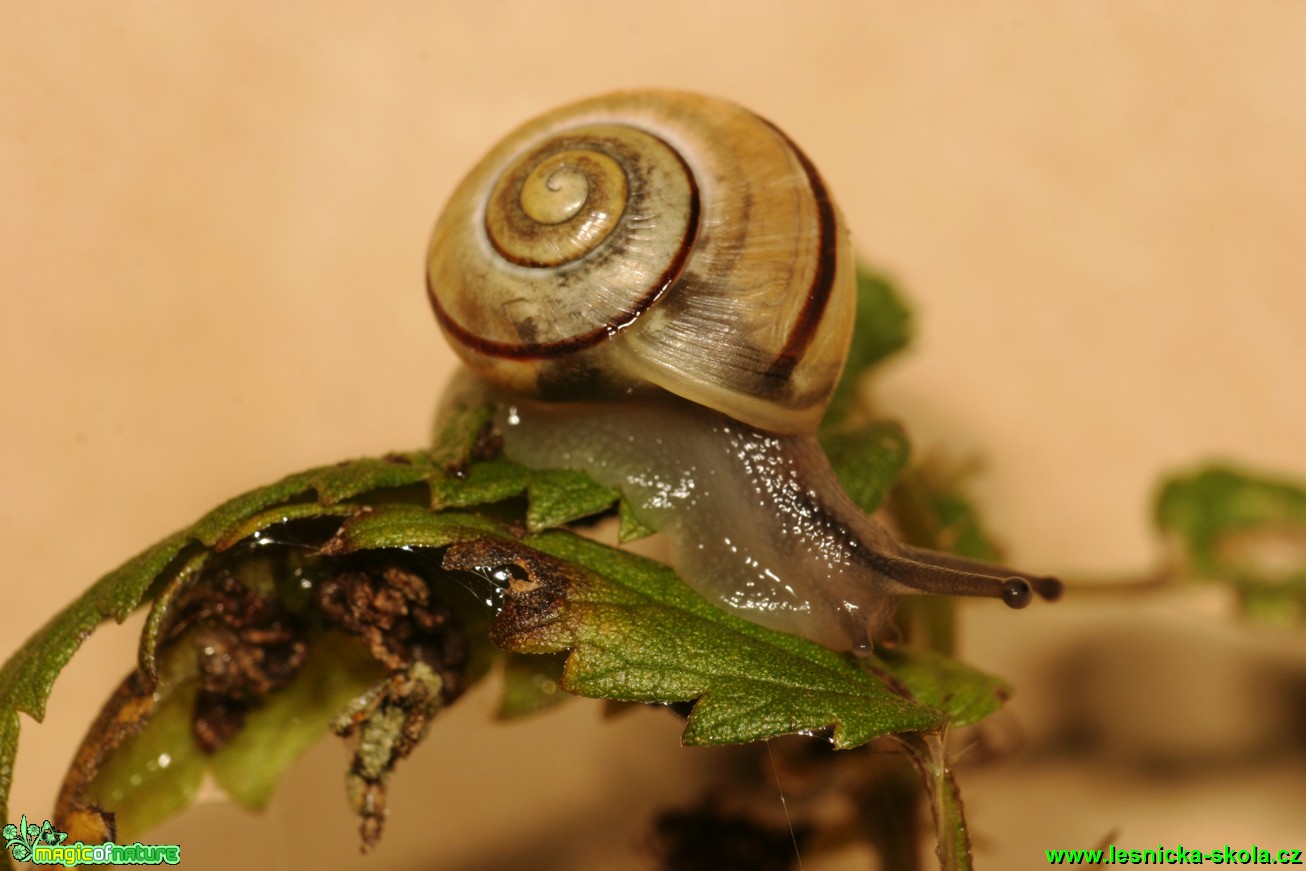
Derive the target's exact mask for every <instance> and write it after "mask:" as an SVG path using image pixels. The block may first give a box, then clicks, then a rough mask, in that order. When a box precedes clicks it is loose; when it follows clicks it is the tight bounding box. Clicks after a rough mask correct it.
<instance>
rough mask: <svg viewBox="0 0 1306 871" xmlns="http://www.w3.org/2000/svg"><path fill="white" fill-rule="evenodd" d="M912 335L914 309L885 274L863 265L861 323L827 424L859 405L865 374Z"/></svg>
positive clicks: (859, 271)
mask: <svg viewBox="0 0 1306 871" xmlns="http://www.w3.org/2000/svg"><path fill="white" fill-rule="evenodd" d="M911 335H912V318H911V311H910V310H909V309H908V308H907V305H906V303H904V302H903V300H902V297H901V296H900V295H899V293H898V291H897V289H896V288H895V287H894V286H893V285H892V284H890V283H889V281H888V280H887V279H886V278H884V277H883V276H881V275H878V274H876V273H874V272H872V271H871V270H870V268H869V267H867V266H865V265H864V264H859V265H858V267H857V324H856V327H855V328H854V330H853V339H852V345H851V347H850V348H849V349H848V358H847V361H846V362H845V363H844V368H843V375H842V377H841V378H840V379H839V384H838V385H837V386H836V387H835V391H834V398H833V399H832V400H831V403H830V409H829V411H827V412H826V418H825V419H826V423H827V424H829V423H837V422H839V421H841V420H843V419H844V417H846V416H847V415H848V413H849V412H850V411H851V410H852V409H853V408H854V407H855V406H856V404H857V389H858V386H859V385H860V383H861V380H862V376H863V375H865V374H866V372H867V371H868V370H870V369H871V368H872V367H873V366H875V365H877V364H879V363H880V362H881V361H882V360H884V359H885V358H887V357H890V356H892V355H893V354H896V353H897V352H898V351H900V350H902V349H903V348H905V347H907V345H908V344H909V343H910V342H911Z"/></svg>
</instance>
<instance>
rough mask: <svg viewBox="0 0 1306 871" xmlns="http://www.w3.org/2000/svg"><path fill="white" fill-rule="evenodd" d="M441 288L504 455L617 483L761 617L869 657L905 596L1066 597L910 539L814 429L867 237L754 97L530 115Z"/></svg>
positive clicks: (478, 183)
mask: <svg viewBox="0 0 1306 871" xmlns="http://www.w3.org/2000/svg"><path fill="white" fill-rule="evenodd" d="M427 285H428V290H429V293H430V298H431V303H432V307H433V309H434V311H435V314H436V318H437V321H438V322H439V323H440V325H441V327H442V328H443V330H444V331H445V333H446V335H447V336H448V337H449V339H450V342H451V343H452V344H453V346H454V348H455V350H456V351H457V352H458V354H459V356H460V357H461V358H462V360H463V361H464V363H465V364H466V365H467V367H468V369H469V370H470V372H471V374H472V376H473V378H474V379H475V384H474V386H472V387H470V388H469V387H468V386H467V385H465V384H464V385H462V386H461V387H458V388H457V390H458V391H460V392H462V393H464V394H465V393H466V391H468V390H469V389H470V390H472V391H473V392H475V391H477V390H480V391H482V393H483V396H484V397H488V398H489V399H491V401H493V402H495V403H496V405H497V407H498V409H499V413H498V416H497V418H496V425H497V427H498V429H499V431H500V433H501V434H502V435H503V440H504V452H505V454H506V455H507V456H508V457H510V458H512V459H515V460H517V461H519V462H522V463H524V464H527V465H532V466H536V467H568V468H576V469H580V470H582V471H585V472H587V473H588V474H590V475H591V477H594V478H595V479H596V480H599V481H601V482H603V483H607V484H610V485H613V486H618V487H620V488H621V489H622V491H623V494H624V496H625V498H626V499H627V501H628V503H629V504H631V505H632V506H633V507H634V509H635V511H636V513H637V516H639V518H640V520H641V521H642V522H644V523H645V524H646V525H648V526H650V527H651V528H654V529H657V530H659V531H660V532H662V533H664V534H665V535H667V537H668V538H669V539H670V540H671V542H672V564H673V566H674V567H675V568H676V569H677V571H678V573H679V574H680V575H681V577H682V578H684V579H685V581H686V582H687V583H689V584H690V585H691V586H693V587H694V588H695V589H697V590H698V591H699V592H700V593H702V594H704V595H705V596H707V597H709V598H711V599H713V600H715V601H716V602H718V603H719V604H720V605H721V606H722V607H724V608H726V609H728V610H731V611H734V612H735V613H737V614H739V615H740V616H742V617H744V618H746V619H749V620H752V621H754V622H757V623H761V624H763V625H766V626H770V627H772V628H776V629H780V630H783V631H788V632H793V633H796V634H799V635H803V636H806V637H808V638H811V639H813V640H815V641H818V642H820V643H823V644H826V645H827V646H829V647H832V648H835V649H840V650H865V649H869V647H870V645H871V642H872V639H873V637H874V636H875V634H876V633H877V632H878V631H880V630H881V629H882V628H883V627H884V625H885V624H886V622H887V621H888V619H889V617H890V616H891V615H892V612H893V608H894V605H895V601H896V598H895V597H896V596H897V595H898V594H900V593H907V592H946V593H954V594H962V595H986V596H994V597H998V598H1003V599H1004V600H1005V601H1007V603H1008V604H1010V605H1012V606H1015V607H1020V606H1023V605H1024V604H1025V603H1027V602H1028V600H1029V598H1030V591H1031V584H1032V588H1033V589H1034V590H1035V591H1037V592H1039V593H1040V594H1042V595H1045V596H1046V597H1048V598H1052V597H1054V594H1055V592H1056V591H1058V590H1059V585H1057V584H1056V582H1054V581H1051V579H1038V578H1031V577H1030V576H1025V575H1018V574H1017V573H1013V572H1010V571H1008V570H1006V569H996V568H994V567H991V566H985V565H980V564H972V563H966V562H965V561H962V560H959V559H957V558H955V557H951V556H947V555H943V554H931V553H930V552H927V551H918V550H914V549H911V548H907V547H905V546H903V545H900V544H899V543H897V542H896V541H895V540H894V539H893V538H892V536H891V535H889V533H888V532H887V531H886V530H885V529H884V528H883V527H881V526H880V525H879V524H878V523H876V522H875V521H874V520H873V519H872V518H870V517H868V516H866V515H865V514H863V513H862V512H861V511H860V510H859V509H858V508H857V507H856V505H854V504H853V503H852V501H851V500H850V499H849V498H848V497H847V496H846V495H845V494H844V493H843V491H842V490H841V489H840V488H839V485H838V483H837V481H836V480H835V477H834V474H833V472H832V471H831V470H830V466H829V463H828V461H827V460H826V458H825V456H824V454H823V453H822V451H821V449H820V447H819V444H818V443H817V441H816V439H815V432H816V428H817V426H818V424H819V422H820V419H821V416H822V415H823V413H824V411H825V407H826V405H827V404H828V401H829V398H830V396H831V394H832V393H833V390H834V387H835V384H836V383H837V381H838V377H839V374H840V371H841V370H842V367H843V363H844V358H845V356H846V354H847V349H848V344H849V341H850V338H851V331H852V326H853V320H854V316H853V313H854V307H855V277H854V267H853V263H852V255H851V245H850V242H849V240H848V233H847V230H846V228H845V226H844V223H843V219H842V217H841V216H840V213H839V210H838V208H837V207H836V206H835V205H834V202H833V200H832V199H831V197H830V195H829V193H828V191H827V190H826V188H825V185H824V183H823V182H822V180H821V178H820V176H819V174H818V173H817V171H816V169H815V167H814V166H813V165H812V164H811V162H810V161H809V160H808V159H807V157H806V156H805V155H803V153H802V152H801V151H800V150H799V149H798V147H797V146H796V145H795V144H794V143H793V142H792V141H791V140H790V139H789V138H788V137H787V136H786V135H785V134H784V133H782V132H780V131H779V129H778V128H776V127H775V126H773V125H771V124H770V123H769V122H767V121H765V120H763V119H761V118H759V117H758V116H756V115H754V114H752V113H751V112H748V111H747V110H745V109H742V108H740V107H738V106H735V105H733V104H731V103H726V102H724V101H720V100H715V99H711V98H707V97H702V96H697V95H692V94H682V93H676V92H665V91H635V92H624V93H618V94H613V95H609V96H606V97H599V98H596V99H592V100H585V101H582V102H580V103H576V104H573V105H571V106H566V107H563V108H561V109H559V110H556V111H555V112H551V113H549V114H547V115H545V116H542V117H541V118H539V119H536V120H534V121H531V122H528V123H527V124H525V125H523V126H522V127H521V128H519V129H518V130H516V131H514V132H513V133H511V134H509V136H508V137H506V138H505V139H504V141H503V142H501V143H500V144H499V145H498V146H496V147H495V148H494V149H493V150H492V151H491V152H490V154H489V155H487V156H486V157H485V159H484V160H482V162H481V163H480V164H478V165H477V166H476V167H475V168H474V169H473V170H472V172H471V173H470V174H469V175H468V176H467V178H466V179H465V180H464V181H463V182H462V184H460V185H459V187H458V189H457V190H456V191H455V192H454V194H453V196H452V197H451V199H450V202H449V205H448V206H446V208H445V211H444V212H443V214H442V215H441V217H440V219H439V221H438V222H437V224H436V228H435V231H434V233H433V236H432V240H431V246H430V250H429V253H428V260H427Z"/></svg>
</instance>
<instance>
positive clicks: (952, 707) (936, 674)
mask: <svg viewBox="0 0 1306 871" xmlns="http://www.w3.org/2000/svg"><path fill="white" fill-rule="evenodd" d="M867 664H868V665H869V666H871V667H877V668H879V669H880V670H882V671H883V672H884V673H886V674H888V675H889V676H890V677H892V678H893V679H894V680H896V681H898V682H899V683H900V684H902V686H903V687H905V688H906V690H907V691H908V692H909V693H910V695H911V697H912V698H913V699H915V700H916V701H918V702H920V703H921V704H922V705H926V706H928V707H931V708H933V709H934V710H936V711H939V712H940V713H941V714H943V716H944V717H946V718H947V720H948V723H949V725H952V726H969V725H971V724H972V723H978V722H979V721H980V720H982V719H984V718H985V717H987V716H988V715H989V714H992V713H994V712H995V711H997V710H998V708H1001V707H1002V705H1003V703H1004V702H1006V700H1007V699H1009V698H1010V697H1011V685H1010V684H1009V683H1007V682H1006V681H1004V680H1002V679H1001V678H997V677H993V676H992V675H989V674H985V673H984V672H982V671H980V670H979V669H977V668H972V667H971V666H969V665H966V664H965V663H962V662H958V661H957V660H955V659H952V658H951V657H948V656H943V655H942V654H939V653H936V652H934V651H931V650H922V649H920V648H912V647H905V646H899V647H893V648H889V649H886V650H880V651H877V652H876V654H875V655H874V656H873V657H870V658H868V660H867Z"/></svg>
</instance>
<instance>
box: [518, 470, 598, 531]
mask: <svg viewBox="0 0 1306 871" xmlns="http://www.w3.org/2000/svg"><path fill="white" fill-rule="evenodd" d="M526 493H527V495H528V497H529V498H530V507H529V508H528V509H527V511H526V526H527V528H528V529H530V531H531V532H539V531H540V530H542V529H549V528H551V527H554V526H563V525H564V524H567V523H571V522H573V521H576V520H580V519H581V518H584V517H589V516H591V515H594V514H598V513H600V512H603V511H606V510H607V509H609V508H611V507H612V506H613V505H615V504H616V502H617V500H618V499H619V498H621V492H620V491H619V490H617V489H616V488H615V487H604V486H602V485H600V484H596V483H594V482H593V481H592V480H590V477H589V476H588V475H586V474H585V473H583V472H574V471H571V470H569V469H552V470H547V471H540V472H535V473H533V474H532V476H531V483H530V486H529V487H527V489H526Z"/></svg>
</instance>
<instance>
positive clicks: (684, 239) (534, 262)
mask: <svg viewBox="0 0 1306 871" xmlns="http://www.w3.org/2000/svg"><path fill="white" fill-rule="evenodd" d="M427 283H428V289H429V291H430V295H431V302H432V305H433V307H434V309H435V313H436V317H437V319H438V321H439V322H440V325H441V326H442V327H443V329H444V330H445V332H446V333H447V334H448V335H449V337H450V339H451V341H452V343H453V345H454V347H455V349H456V350H457V351H458V353H459V355H460V356H461V357H462V358H463V359H464V361H465V362H466V363H467V364H468V365H469V366H470V367H471V368H472V370H473V371H474V372H476V373H477V374H478V375H480V376H481V377H484V378H487V379H488V380H490V381H492V382H494V383H496V384H498V385H500V386H501V387H504V388H506V389H509V390H513V391H517V392H520V393H524V394H528V395H533V396H541V397H543V398H546V399H578V398H596V397H601V396H604V395H614V394H630V393H635V392H641V391H647V390H649V389H664V390H668V391H670V392H672V393H675V394H678V395H680V396H683V397H686V398H688V399H690V400H692V401H694V402H698V403H700V404H703V405H707V406H709V407H712V408H715V409H717V410H719V411H722V412H723V413H725V414H727V415H730V416H731V417H734V418H736V419H739V420H742V421H745V422H747V423H750V424H752V425H754V426H757V427H761V428H763V429H768V430H772V431H776V432H810V431H812V430H814V429H815V427H816V424H817V423H818V422H819V420H820V416H821V414H822V413H823V411H824V408H825V405H826V403H827V402H828V398H829V395H830V393H831V392H832V390H833V388H834V385H835V382H836V381H837V379H838V375H839V372H840V370H841V368H842V365H843V359H844V356H845V354H846V352H847V346H848V341H849V338H850V335H851V329H852V321H853V315H852V312H853V307H854V304H855V303H854V291H853V269H852V265H851V254H850V246H849V244H848V241H847V232H846V230H845V229H844V226H843V222H842V219H841V218H840V216H839V213H838V210H837V209H836V208H835V206H834V204H833V202H832V201H831V200H830V198H829V195H828V193H827V192H826V190H825V187H824V184H823V183H822V182H821V180H820V177H819V175H818V174H817V173H816V170H815V168H814V167H813V166H812V165H811V163H810V161H808V159H807V158H806V157H805V156H804V155H803V154H802V152H800V151H799V150H798V148H797V147H796V146H795V145H794V144H793V143H792V142H791V141H790V140H789V139H788V137H786V136H785V135H784V134H783V133H781V132H780V131H779V130H778V129H776V128H775V127H774V126H772V125H771V124H769V123H768V122H766V121H764V120H762V119H761V118H759V117H757V116H756V115H753V114H752V113H750V112H748V111H746V110H744V109H742V108H740V107H738V106H735V105H733V104H731V103H727V102H724V101H720V100H715V99H711V98H707V97H701V96H697V95H693V94H683V93H675V92H667V91H636V92H626V93H618V94H613V95H609V96H606V97H599V98H596V99H593V100H586V101H583V102H580V103H576V104H573V105H571V106H567V107H563V108H562V109H558V110H556V111H554V112H551V113H549V114H547V115H545V116H542V117H541V118H538V119H536V120H535V121H532V122H529V123H527V124H526V125H524V126H523V127H521V128H519V129H518V130H516V131H514V132H513V133H511V134H510V135H509V136H508V137H507V138H506V139H505V140H504V141H503V142H501V143H500V144H499V145H498V146H496V147H495V148H494V149H493V150H492V151H491V152H490V154H489V155H487V156H486V157H485V158H484V159H483V160H482V161H481V163H480V164H478V165H477V166H476V167H475V168H474V169H473V170H472V172H471V173H470V174H469V175H468V177H467V178H466V179H465V180H464V181H463V182H462V184H461V185H460V186H459V188H458V189H457V190H456V191H455V193H454V194H453V196H452V198H451V199H450V202H449V204H448V205H447V206H446V208H445V211H444V213H443V214H442V215H441V217H440V219H439V221H438V222H437V224H436V228H435V231H434V234H433V236H432V240H431V246H430V250H429V253H428V259H427Z"/></svg>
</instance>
